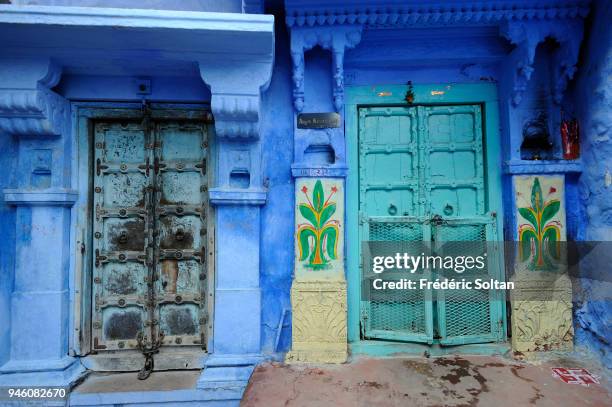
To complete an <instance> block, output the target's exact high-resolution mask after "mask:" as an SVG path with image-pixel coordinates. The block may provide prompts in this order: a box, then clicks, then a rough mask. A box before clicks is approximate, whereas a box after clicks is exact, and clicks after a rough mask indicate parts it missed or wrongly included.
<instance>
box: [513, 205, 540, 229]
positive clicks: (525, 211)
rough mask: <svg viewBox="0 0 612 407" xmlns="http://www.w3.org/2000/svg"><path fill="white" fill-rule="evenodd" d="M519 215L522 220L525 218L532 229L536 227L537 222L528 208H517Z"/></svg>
mask: <svg viewBox="0 0 612 407" xmlns="http://www.w3.org/2000/svg"><path fill="white" fill-rule="evenodd" d="M518 211H519V213H520V214H521V216H522V217H523V218H525V219H526V220H527V221H528V222H529V223H531V224H532V225H533V227H534V228H537V227H538V221H537V219H536V217H535V214H534V213H533V211H532V210H531V209H529V208H518Z"/></svg>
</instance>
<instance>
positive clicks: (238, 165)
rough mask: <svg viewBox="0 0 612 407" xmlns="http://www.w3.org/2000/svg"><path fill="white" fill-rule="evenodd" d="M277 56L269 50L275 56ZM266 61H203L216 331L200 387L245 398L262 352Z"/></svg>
mask: <svg viewBox="0 0 612 407" xmlns="http://www.w3.org/2000/svg"><path fill="white" fill-rule="evenodd" d="M270 58H271V56H270ZM270 64H271V60H270V61H268V62H267V63H265V64H264V63H257V62H248V61H242V62H239V61H233V63H232V62H231V61H228V62H227V63H225V62H224V64H223V65H219V64H216V63H214V62H210V61H203V62H201V63H200V70H201V75H202V79H203V80H204V81H205V82H206V83H207V84H209V85H210V88H211V93H212V100H211V108H212V112H213V116H214V120H215V124H214V127H215V135H214V140H215V151H216V154H217V156H216V157H215V161H214V162H215V163H216V171H215V187H214V188H211V189H210V191H209V193H210V195H209V196H210V202H211V204H212V205H213V206H214V207H215V211H214V212H215V249H216V253H215V260H216V262H215V263H216V268H215V274H216V276H215V292H214V296H215V299H214V301H215V307H214V323H213V338H212V343H211V344H210V346H209V349H210V354H209V355H208V357H207V359H206V361H205V366H206V367H205V369H204V371H203V372H202V375H201V376H200V378H199V380H198V384H197V387H198V389H206V390H209V391H223V392H228V391H229V392H231V393H232V394H235V397H236V399H237V400H239V399H240V398H241V397H242V392H243V391H244V388H245V387H246V385H247V383H248V380H249V377H250V375H251V373H252V371H253V368H254V365H256V364H257V363H258V362H259V361H260V360H261V358H262V356H261V288H260V286H259V274H260V264H259V258H260V243H261V239H262V236H261V230H260V224H261V220H260V217H261V211H260V207H261V205H264V204H265V203H266V195H267V190H266V189H265V187H264V185H263V177H262V166H261V136H260V134H259V114H260V111H259V109H260V92H261V89H262V88H265V86H266V85H267V83H268V81H269V79H270V74H271V65H270Z"/></svg>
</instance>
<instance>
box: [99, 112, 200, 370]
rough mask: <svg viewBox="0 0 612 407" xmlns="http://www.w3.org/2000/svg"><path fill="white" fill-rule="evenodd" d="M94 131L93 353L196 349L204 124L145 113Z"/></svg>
mask: <svg viewBox="0 0 612 407" xmlns="http://www.w3.org/2000/svg"><path fill="white" fill-rule="evenodd" d="M93 131H94V168H93V171H94V173H93V203H94V209H93V247H94V259H93V262H94V264H93V290H92V291H93V293H92V295H93V301H92V306H93V312H92V314H93V318H92V320H93V322H92V336H93V349H94V351H97V352H99V351H105V350H119V349H140V350H141V351H143V353H144V354H145V356H148V357H147V361H148V359H149V357H150V355H152V354H153V353H155V352H156V351H157V348H158V347H159V346H164V347H166V346H173V347H178V346H180V347H184V346H190V345H191V346H193V345H195V346H201V347H202V348H204V346H205V345H206V329H205V326H206V324H207V307H206V287H207V282H206V280H207V267H206V266H207V265H206V258H207V257H206V253H207V246H208V245H207V220H208V201H207V193H208V192H207V184H208V181H207V174H206V168H207V151H208V141H207V132H206V126H205V124H203V123H200V122H192V121H164V120H161V119H160V120H155V121H152V120H149V118H148V115H146V114H145V119H144V120H143V121H142V122H140V121H138V122H118V121H98V122H95V123H94V125H93ZM150 362H151V363H152V360H151V361H150ZM150 367H152V366H150Z"/></svg>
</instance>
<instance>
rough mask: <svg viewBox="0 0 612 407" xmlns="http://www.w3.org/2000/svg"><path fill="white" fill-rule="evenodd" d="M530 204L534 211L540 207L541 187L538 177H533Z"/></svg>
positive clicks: (537, 210)
mask: <svg viewBox="0 0 612 407" xmlns="http://www.w3.org/2000/svg"><path fill="white" fill-rule="evenodd" d="M531 206H532V208H533V209H534V210H535V211H536V212H540V210H541V209H542V187H541V186H540V180H539V179H538V178H536V179H535V181H534V182H533V187H532V188H531Z"/></svg>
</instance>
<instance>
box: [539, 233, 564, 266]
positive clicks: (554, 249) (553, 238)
mask: <svg viewBox="0 0 612 407" xmlns="http://www.w3.org/2000/svg"><path fill="white" fill-rule="evenodd" d="M560 233H561V231H560V230H559V228H558V227H557V226H556V225H552V226H548V227H547V228H545V229H544V233H543V235H542V238H543V240H544V242H545V244H546V246H547V247H546V249H547V250H546V251H547V252H548V253H549V254H550V255H551V256H552V257H553V258H554V259H559V257H560V252H561V247H560V243H559V237H560Z"/></svg>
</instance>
